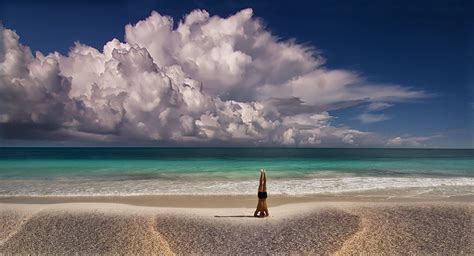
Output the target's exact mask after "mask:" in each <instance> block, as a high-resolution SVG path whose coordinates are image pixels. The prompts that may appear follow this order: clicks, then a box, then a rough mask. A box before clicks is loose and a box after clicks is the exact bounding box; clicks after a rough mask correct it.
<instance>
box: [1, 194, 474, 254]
mask: <svg viewBox="0 0 474 256" xmlns="http://www.w3.org/2000/svg"><path fill="white" fill-rule="evenodd" d="M241 200H244V201H245V198H241ZM203 203H204V205H206V203H205V202H203ZM207 204H208V205H213V204H212V203H209V202H208V203H207ZM253 204H255V202H254V203H253ZM253 204H252V205H253ZM253 210H254V209H253V208H249V207H240V206H235V207H233V208H202V207H201V208H175V207H143V206H132V205H126V204H117V203H104V202H102V203H57V204H44V203H43V204H18V203H16V204H14V203H0V253H6V254H10V253H12V254H16V253H20V254H75V253H79V254H147V255H149V254H160V255H168V254H181V255H183V254H185V255H188V254H205V255H209V254H213V255H216V254H224V255H227V254H233V255H247V254H323V255H325V254H338V255H349V254H361V253H362V254H386V255H394V254H397V255H413V254H422V255H426V254H430V255H431V254H439V255H459V254H466V255H468V254H471V255H472V254H474V248H473V239H474V238H473V236H474V234H473V216H474V204H473V203H471V202H442V201H437V202H426V201H425V202H314V201H313V202H303V203H289V204H281V205H279V206H276V207H271V208H270V214H271V217H269V218H265V219H259V218H253V217H252V216H251V214H252V213H253Z"/></svg>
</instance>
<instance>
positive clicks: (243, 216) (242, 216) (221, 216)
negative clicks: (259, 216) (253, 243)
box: [214, 215, 255, 218]
mask: <svg viewBox="0 0 474 256" xmlns="http://www.w3.org/2000/svg"><path fill="white" fill-rule="evenodd" d="M214 217H216V218H255V217H254V216H253V215H214Z"/></svg>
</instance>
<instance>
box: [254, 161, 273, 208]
mask: <svg viewBox="0 0 474 256" xmlns="http://www.w3.org/2000/svg"><path fill="white" fill-rule="evenodd" d="M266 174H267V173H266V171H265V169H260V182H259V185H258V194H257V195H258V204H257V209H256V210H255V212H254V214H253V216H255V217H268V216H269V214H268V206H267V175H266Z"/></svg>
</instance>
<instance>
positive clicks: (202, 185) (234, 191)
mask: <svg viewBox="0 0 474 256" xmlns="http://www.w3.org/2000/svg"><path fill="white" fill-rule="evenodd" d="M257 187H258V181H255V180H251V181H250V180H237V181H233V180H194V181H193V180H186V181H183V180H174V179H139V180H135V179H132V180H111V181H107V180H99V181H96V180H77V179H75V180H67V179H64V180H20V179H17V180H1V181H0V197H8V196H111V195H114V196H117V195H118V196H124V195H216V194H217V195H253V194H255V193H256V190H257ZM267 187H268V192H269V194H271V195H295V196H297V195H313V194H341V193H357V192H364V191H383V190H393V189H407V190H409V189H437V190H438V191H440V193H457V192H460V191H461V192H463V193H464V192H466V191H474V178H470V177H451V178H432V177H352V176H341V177H324V176H322V177H318V178H301V179H274V180H269V182H268V186H267ZM471 194H472V192H471Z"/></svg>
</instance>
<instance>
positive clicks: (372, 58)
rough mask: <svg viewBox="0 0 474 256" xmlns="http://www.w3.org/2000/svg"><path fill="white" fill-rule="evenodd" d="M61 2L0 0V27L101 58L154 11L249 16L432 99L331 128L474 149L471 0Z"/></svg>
mask: <svg viewBox="0 0 474 256" xmlns="http://www.w3.org/2000/svg"><path fill="white" fill-rule="evenodd" d="M64 2H65V1H1V2H0V20H2V22H3V25H4V26H5V28H8V29H12V30H15V31H16V33H17V34H18V35H19V36H20V38H21V39H20V42H21V43H22V44H24V45H27V46H29V47H31V49H32V50H33V51H37V50H38V51H41V52H42V53H44V54H47V53H50V52H54V51H58V52H59V53H61V54H62V55H67V53H68V51H69V50H70V49H71V48H72V47H74V42H75V41H79V42H81V43H83V44H85V45H88V46H91V47H94V48H96V49H100V50H101V49H102V47H103V45H104V44H105V43H107V42H108V41H109V40H111V39H112V38H117V39H119V40H120V41H123V40H124V33H125V31H124V27H125V25H127V24H135V23H136V22H138V21H139V20H143V19H145V18H147V17H148V16H149V15H150V13H151V12H152V11H153V10H155V11H157V12H159V13H160V14H162V15H169V16H171V17H173V19H174V20H175V23H177V21H179V20H180V19H182V18H183V17H184V15H186V14H188V13H189V12H190V11H192V10H194V9H205V10H206V11H207V12H209V14H210V15H211V16H212V15H218V16H220V17H228V16H231V15H233V14H235V13H236V12H238V11H240V10H242V9H245V8H252V10H253V15H254V17H258V18H260V19H261V20H262V21H263V23H264V24H265V26H266V30H267V31H270V32H271V33H272V34H273V35H274V36H277V37H279V38H280V39H281V40H283V41H285V40H289V39H291V40H295V42H297V43H298V44H303V45H306V46H310V47H314V48H315V49H316V51H317V52H318V54H320V55H321V56H323V57H324V58H325V59H326V64H325V67H326V68H328V69H344V70H350V71H352V72H354V73H357V74H358V75H360V76H361V77H363V78H364V79H365V80H367V81H369V82H370V83H373V84H379V83H380V84H394V85H400V86H403V87H406V88H411V89H413V90H417V91H418V90H419V91H424V92H426V94H429V97H421V98H417V99H410V100H402V102H396V103H390V104H391V105H393V106H390V107H388V108H386V109H384V110H380V111H375V112H373V113H374V114H383V116H384V117H385V118H386V120H383V121H378V122H362V121H361V120H360V118H358V117H360V115H362V114H363V113H365V112H367V110H366V109H367V106H366V105H358V106H354V107H350V108H343V109H338V110H332V111H329V113H330V115H331V116H332V117H333V118H332V125H333V126H335V127H338V126H347V127H350V128H352V129H356V130H361V131H367V132H373V133H377V134H380V135H381V136H384V137H386V138H395V137H402V138H404V137H406V138H412V137H413V138H417V137H430V138H429V139H426V140H425V139H422V143H423V145H424V146H430V147H462V148H472V147H473V137H472V135H473V122H474V121H473V119H474V115H473V104H474V103H473V90H472V88H473V70H474V65H473V57H474V56H473V55H474V50H473V45H474V42H473V37H474V31H473V30H474V26H473V25H474V24H473V23H474V22H473V18H472V15H469V10H473V9H472V7H473V6H472V4H469V3H467V1H226V2H225V3H222V1H157V0H155V1H153V0H145V1H70V2H69V3H64ZM178 2H179V3H178ZM471 12H472V11H471ZM175 26H176V24H175ZM204 86H206V85H204ZM369 114H370V113H369Z"/></svg>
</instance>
